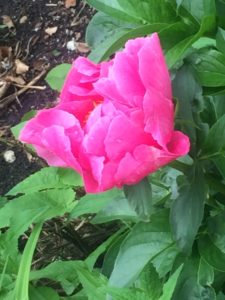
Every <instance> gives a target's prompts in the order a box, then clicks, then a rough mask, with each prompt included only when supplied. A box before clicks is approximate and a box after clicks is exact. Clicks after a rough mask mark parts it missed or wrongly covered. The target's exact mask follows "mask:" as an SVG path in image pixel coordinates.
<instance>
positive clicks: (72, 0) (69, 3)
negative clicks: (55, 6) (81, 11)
mask: <svg viewBox="0 0 225 300" xmlns="http://www.w3.org/2000/svg"><path fill="white" fill-rule="evenodd" d="M76 5H77V0H65V7H66V8H70V7H74V6H76Z"/></svg>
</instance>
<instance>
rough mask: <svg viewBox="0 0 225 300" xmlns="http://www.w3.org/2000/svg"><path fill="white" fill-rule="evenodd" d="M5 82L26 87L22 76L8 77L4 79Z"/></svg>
mask: <svg viewBox="0 0 225 300" xmlns="http://www.w3.org/2000/svg"><path fill="white" fill-rule="evenodd" d="M4 79H5V81H7V82H13V83H17V84H19V85H25V83H26V81H25V80H24V79H23V77H21V76H11V75H9V76H6V77H4Z"/></svg>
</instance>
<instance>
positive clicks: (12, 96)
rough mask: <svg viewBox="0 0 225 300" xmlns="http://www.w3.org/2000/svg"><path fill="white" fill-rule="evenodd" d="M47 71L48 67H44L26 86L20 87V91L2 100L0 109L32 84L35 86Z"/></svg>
mask: <svg viewBox="0 0 225 300" xmlns="http://www.w3.org/2000/svg"><path fill="white" fill-rule="evenodd" d="M46 72H47V69H44V70H42V71H41V73H40V74H38V75H37V76H36V77H35V78H33V79H32V80H31V81H30V82H29V83H28V84H27V85H26V86H25V87H23V88H22V89H20V90H19V91H17V92H15V93H13V94H12V95H9V96H7V97H5V98H3V99H2V100H0V109H2V108H4V107H5V106H6V105H8V104H9V103H11V102H12V101H13V100H14V99H15V98H16V97H18V96H19V95H21V94H23V93H24V92H26V91H27V90H28V89H29V88H30V87H31V86H33V85H34V84H35V83H36V82H37V81H38V80H39V79H40V78H41V77H42V76H43V75H44V74H45V73H46Z"/></svg>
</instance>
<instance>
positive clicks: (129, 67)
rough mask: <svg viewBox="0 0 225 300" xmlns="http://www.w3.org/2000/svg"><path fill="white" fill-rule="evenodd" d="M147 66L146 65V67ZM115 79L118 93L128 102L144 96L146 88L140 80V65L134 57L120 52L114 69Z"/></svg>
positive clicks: (115, 60)
mask: <svg viewBox="0 0 225 300" xmlns="http://www.w3.org/2000/svg"><path fill="white" fill-rule="evenodd" d="M145 66H146V65H145ZM112 73H113V79H114V80H115V83H116V86H117V89H118V91H119V92H120V94H121V95H124V98H125V99H127V102H129V101H130V102H131V104H132V102H133V97H134V96H137V95H138V96H144V93H145V88H144V86H143V83H142V81H141V79H140V76H139V72H138V65H137V62H136V60H135V58H133V56H130V55H128V54H127V53H126V52H118V53H117V54H116V55H115V58H114V64H113V67H112Z"/></svg>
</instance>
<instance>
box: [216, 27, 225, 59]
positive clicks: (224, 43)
mask: <svg viewBox="0 0 225 300" xmlns="http://www.w3.org/2000/svg"><path fill="white" fill-rule="evenodd" d="M216 47H217V49H218V50H219V51H220V52H222V53H223V54H225V30H224V29H222V28H220V27H219V28H218V31H217V34H216Z"/></svg>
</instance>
